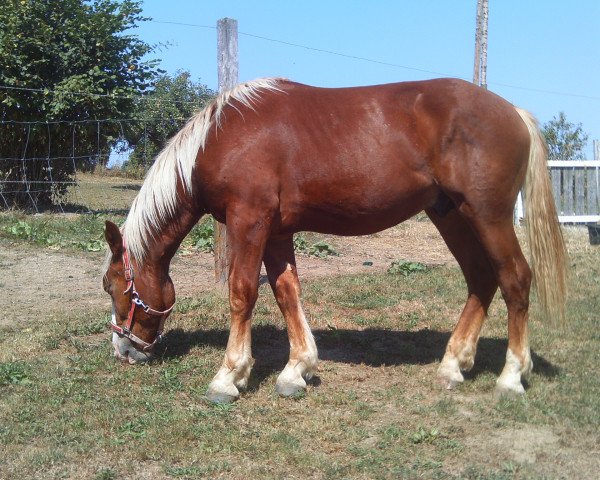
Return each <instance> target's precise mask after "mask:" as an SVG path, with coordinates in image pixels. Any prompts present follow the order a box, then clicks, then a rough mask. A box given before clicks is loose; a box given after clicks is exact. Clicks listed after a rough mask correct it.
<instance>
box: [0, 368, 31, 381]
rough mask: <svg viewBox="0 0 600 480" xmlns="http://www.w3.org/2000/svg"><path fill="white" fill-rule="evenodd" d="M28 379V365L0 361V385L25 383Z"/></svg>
mask: <svg viewBox="0 0 600 480" xmlns="http://www.w3.org/2000/svg"><path fill="white" fill-rule="evenodd" d="M29 383H31V380H29V367H28V366H27V365H26V364H25V363H23V362H2V363H0V386H2V385H27V384H29Z"/></svg>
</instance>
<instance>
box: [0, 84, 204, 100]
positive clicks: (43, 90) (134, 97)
mask: <svg viewBox="0 0 600 480" xmlns="http://www.w3.org/2000/svg"><path fill="white" fill-rule="evenodd" d="M0 90H17V91H24V92H34V93H44V94H46V95H47V94H50V93H52V94H55V95H72V96H88V97H94V98H116V99H121V100H144V101H146V100H153V101H157V100H156V98H153V97H152V96H151V95H130V96H126V95H115V94H114V93H92V92H76V91H73V92H64V91H62V90H61V91H58V90H51V89H48V88H31V87H14V86H12V85H0ZM159 101H160V102H165V103H187V104H195V105H199V104H200V102H197V101H192V100H170V99H160V100H159Z"/></svg>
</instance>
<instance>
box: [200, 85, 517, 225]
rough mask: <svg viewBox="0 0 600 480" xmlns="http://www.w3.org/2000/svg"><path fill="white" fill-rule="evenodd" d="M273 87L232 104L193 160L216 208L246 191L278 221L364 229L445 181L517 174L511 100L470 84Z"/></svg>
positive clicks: (430, 195) (462, 184)
mask: <svg viewBox="0 0 600 480" xmlns="http://www.w3.org/2000/svg"><path fill="white" fill-rule="evenodd" d="M278 89H279V90H278V91H268V92H263V93H260V94H259V95H260V98H259V99H258V100H257V101H256V102H255V104H254V106H253V108H242V107H240V106H239V105H235V104H233V105H230V106H229V107H228V108H226V109H225V110H224V116H223V121H222V124H221V126H220V128H216V127H215V130H214V133H213V139H212V140H213V141H210V142H208V145H207V147H206V150H205V152H204V153H205V156H206V157H208V158H206V159H205V160H204V161H201V162H200V163H201V165H199V166H200V171H201V172H202V173H201V174H200V175H201V177H203V178H202V181H203V183H204V184H205V185H206V196H207V199H206V201H207V203H208V204H209V205H210V204H212V205H213V209H214V210H223V209H225V208H227V204H229V203H231V202H233V203H243V202H249V201H250V199H252V202H254V203H256V202H259V203H260V204H262V205H268V206H270V208H275V209H278V210H279V217H280V219H281V227H282V228H283V229H290V230H296V229H307V230H319V231H330V232H334V233H342V234H345V233H348V234H357V233H370V232H371V231H376V230H380V229H382V228H386V227H388V226H391V225H393V224H396V223H398V222H400V221H402V220H404V219H406V218H409V217H410V216H412V215H414V214H415V213H417V212H419V211H421V210H423V209H425V208H428V207H431V206H432V205H433V204H435V202H436V201H437V200H438V198H439V196H440V194H441V193H442V190H445V191H447V193H449V194H450V195H452V194H453V193H455V192H460V191H463V190H465V189H469V188H471V187H469V184H471V185H474V184H475V183H478V185H479V186H480V187H481V185H484V186H485V184H486V183H488V180H486V179H487V178H488V177H487V174H489V173H490V172H492V173H493V174H494V175H497V176H498V177H503V176H504V177H506V179H502V178H500V183H510V182H512V183H514V178H511V177H512V176H514V175H512V176H511V175H507V174H506V172H505V170H508V169H509V168H512V170H513V172H516V173H515V174H516V175H517V176H519V175H520V174H521V167H520V165H519V162H520V160H519V158H520V157H521V156H522V155H521V153H522V150H523V148H524V147H523V145H521V144H522V143H523V142H522V141H519V142H511V141H508V139H509V138H514V137H515V136H517V137H518V134H517V133H518V130H519V128H520V127H519V124H518V122H519V121H518V118H519V117H518V115H517V114H516V112H515V110H514V108H513V107H512V105H510V104H509V103H508V102H506V101H504V100H503V99H501V98H500V97H497V96H496V95H494V94H491V93H489V92H487V91H485V90H483V89H481V88H478V87H475V86H473V85H471V84H468V83H467V82H464V81H461V80H453V79H438V80H430V81H423V82H405V83H396V84H386V85H378V86H369V87H351V88H335V89H326V88H316V87H310V86H307V85H302V84H298V83H293V82H288V81H281V82H280V83H279V84H278ZM515 119H516V123H515ZM521 123H522V122H521ZM516 132H517V133H516ZM485 155H488V156H487V157H486V156H485ZM523 171H524V170H523ZM491 181H493V182H497V181H498V178H494V179H490V182H491ZM207 184H208V185H207ZM504 186H505V187H507V186H508V185H504ZM217 216H219V213H217ZM221 216H222V215H221Z"/></svg>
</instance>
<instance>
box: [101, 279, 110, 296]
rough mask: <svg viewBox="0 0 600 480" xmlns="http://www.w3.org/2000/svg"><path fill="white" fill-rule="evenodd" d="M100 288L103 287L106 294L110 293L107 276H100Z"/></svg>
mask: <svg viewBox="0 0 600 480" xmlns="http://www.w3.org/2000/svg"><path fill="white" fill-rule="evenodd" d="M102 288H104V291H105V292H106V293H108V294H110V283H109V281H108V278H106V276H104V277H103V278H102Z"/></svg>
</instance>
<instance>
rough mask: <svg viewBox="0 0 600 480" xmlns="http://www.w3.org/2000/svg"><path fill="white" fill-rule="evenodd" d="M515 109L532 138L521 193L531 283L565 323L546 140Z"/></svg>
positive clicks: (562, 265) (560, 242)
mask: <svg viewBox="0 0 600 480" xmlns="http://www.w3.org/2000/svg"><path fill="white" fill-rule="evenodd" d="M517 112H518V113H519V115H520V116H521V118H522V119H523V122H525V125H527V129H528V130H529V136H530V138H531V144H530V147H529V163H528V165H527V174H526V177H525V185H524V187H525V191H524V196H525V223H526V225H527V239H528V241H529V249H530V252H531V253H530V255H531V267H532V270H533V282H534V285H535V289H536V291H537V294H538V298H539V301H540V303H541V306H542V309H543V311H544V314H545V316H546V318H548V317H549V318H550V319H551V320H552V321H554V322H555V323H558V324H560V325H564V323H565V302H566V296H567V267H566V249H565V242H564V239H563V236H562V232H561V230H560V225H559V223H558V217H557V215H556V208H555V206H554V198H553V196H552V186H551V184H550V176H549V175H548V167H547V148H546V142H545V141H544V138H543V137H542V134H541V132H540V129H539V127H538V124H537V121H536V119H535V118H534V117H533V116H532V115H531V114H530V113H529V112H527V111H525V110H521V109H519V108H517Z"/></svg>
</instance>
